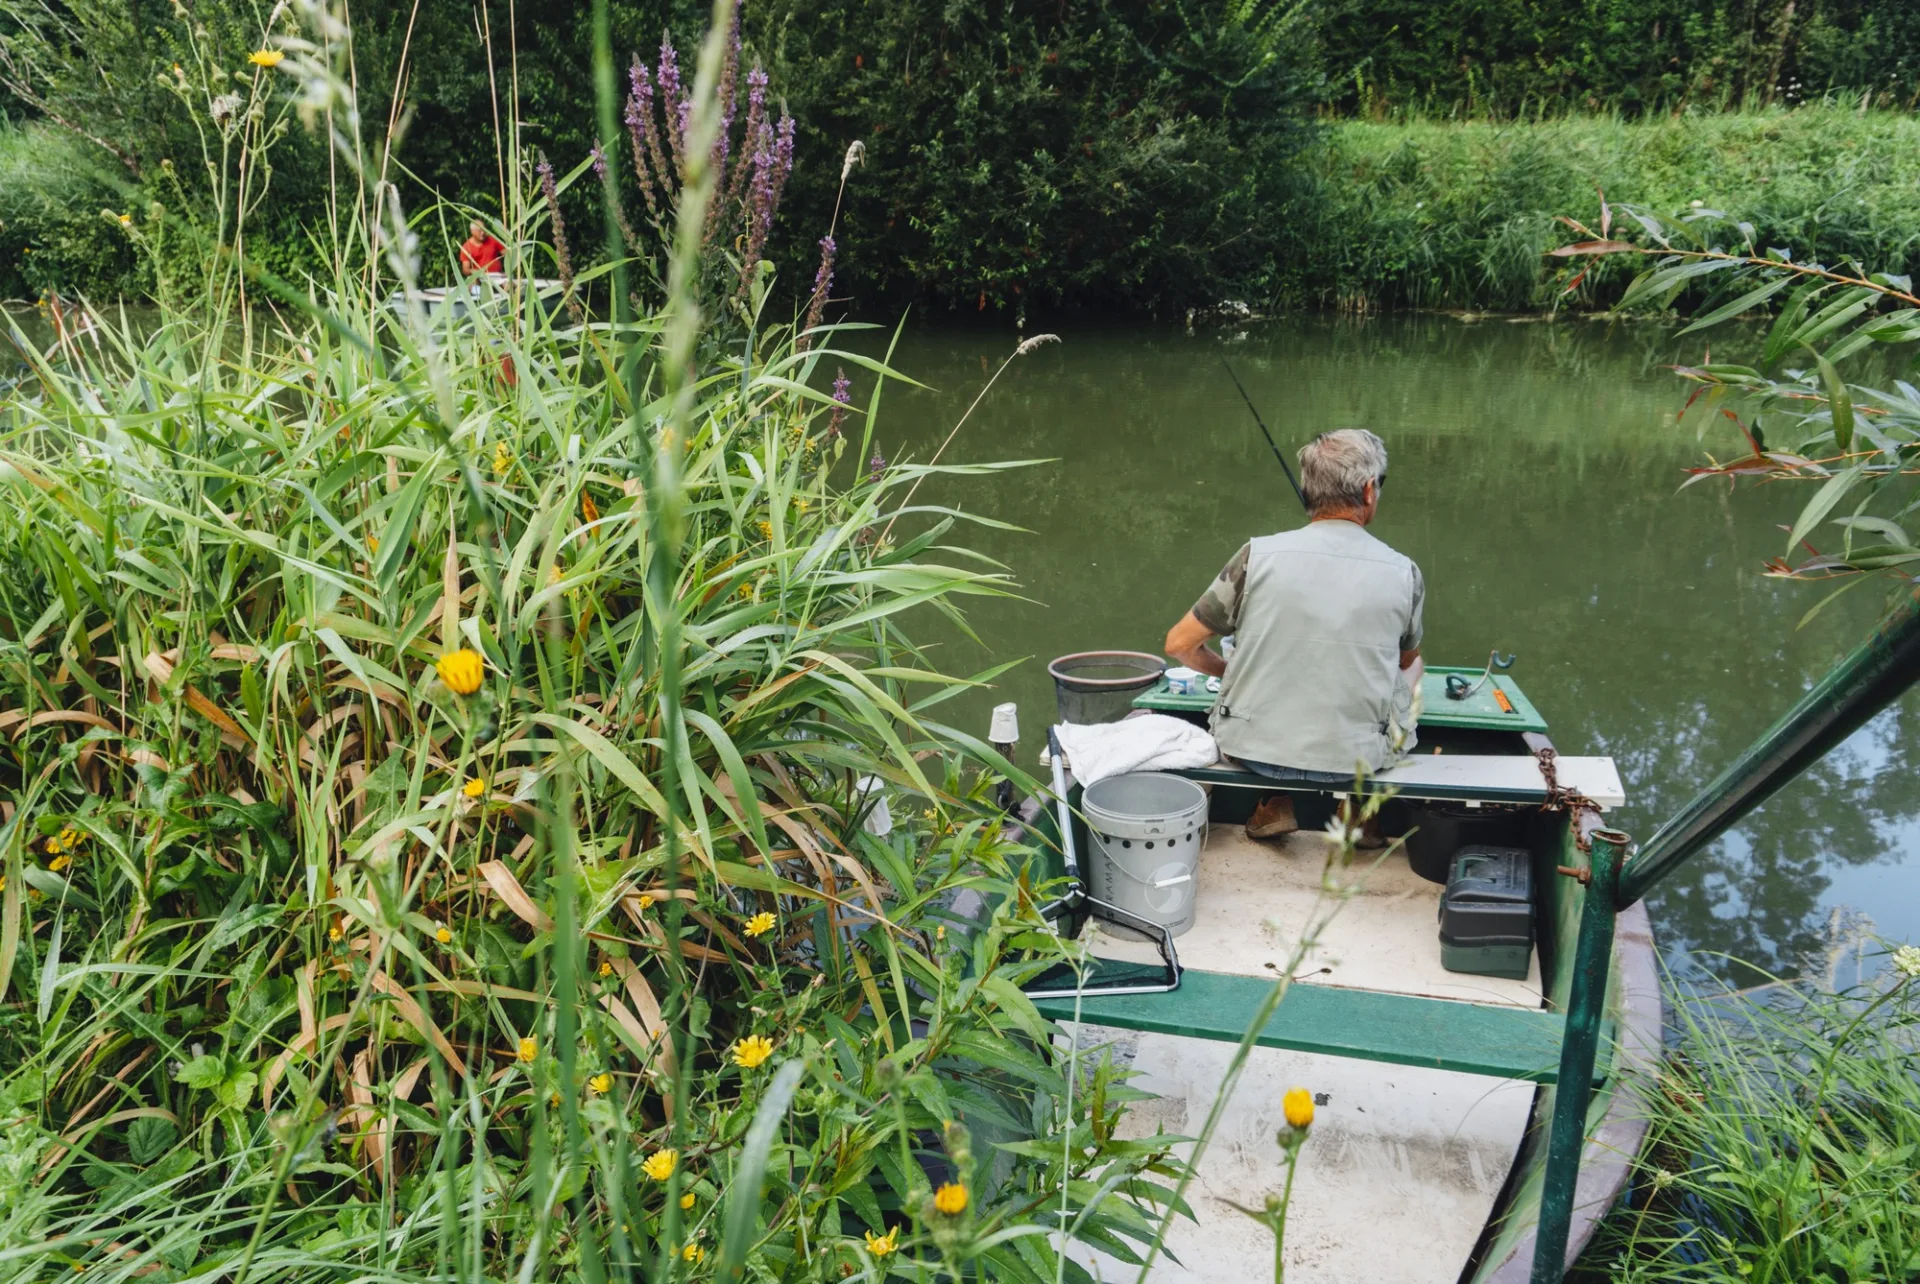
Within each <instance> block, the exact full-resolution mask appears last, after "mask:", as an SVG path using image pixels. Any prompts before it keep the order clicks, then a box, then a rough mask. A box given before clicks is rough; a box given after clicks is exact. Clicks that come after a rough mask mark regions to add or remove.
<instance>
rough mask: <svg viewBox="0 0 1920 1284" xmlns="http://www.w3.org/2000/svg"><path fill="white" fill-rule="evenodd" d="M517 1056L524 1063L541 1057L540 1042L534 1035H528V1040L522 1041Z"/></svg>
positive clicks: (516, 1052)
mask: <svg viewBox="0 0 1920 1284" xmlns="http://www.w3.org/2000/svg"><path fill="white" fill-rule="evenodd" d="M515 1055H517V1056H518V1057H519V1058H520V1059H521V1060H522V1061H532V1060H533V1059H534V1058H535V1057H537V1056H539V1055H540V1041H539V1040H538V1039H536V1038H534V1037H533V1036H532V1035H528V1036H527V1037H526V1038H524V1039H522V1040H520V1046H519V1048H518V1049H516V1051H515Z"/></svg>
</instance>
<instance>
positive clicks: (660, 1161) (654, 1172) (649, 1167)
mask: <svg viewBox="0 0 1920 1284" xmlns="http://www.w3.org/2000/svg"><path fill="white" fill-rule="evenodd" d="M679 1164H680V1152H679V1151H677V1150H673V1149H671V1148H669V1149H667V1150H656V1151H654V1152H653V1153H652V1154H651V1155H648V1156H647V1158H646V1162H644V1163H642V1164H641V1165H640V1171H641V1172H643V1173H645V1174H646V1175H647V1176H649V1177H651V1178H653V1179H654V1180H655V1181H665V1180H666V1179H667V1178H669V1177H671V1176H673V1170H674V1169H675V1168H677V1167H678V1166H679Z"/></svg>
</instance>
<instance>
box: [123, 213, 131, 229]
mask: <svg viewBox="0 0 1920 1284" xmlns="http://www.w3.org/2000/svg"><path fill="white" fill-rule="evenodd" d="M120 226H121V227H132V226H133V215H131V214H122V215H121V216H120Z"/></svg>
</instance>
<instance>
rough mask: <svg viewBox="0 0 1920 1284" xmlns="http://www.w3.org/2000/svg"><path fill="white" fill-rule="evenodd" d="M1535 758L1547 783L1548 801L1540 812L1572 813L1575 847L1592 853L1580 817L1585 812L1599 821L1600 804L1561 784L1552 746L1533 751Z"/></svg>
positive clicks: (1544, 746) (1571, 787) (1542, 804)
mask: <svg viewBox="0 0 1920 1284" xmlns="http://www.w3.org/2000/svg"><path fill="white" fill-rule="evenodd" d="M1533 756H1534V760H1535V761H1537V762H1538V763H1539V764H1540V775H1541V777H1542V778H1543V779H1544V780H1545V781H1546V782H1547V800H1546V801H1545V802H1543V803H1541V804H1540V810H1541V811H1554V810H1560V811H1566V812H1570V813H1572V821H1573V843H1574V846H1576V847H1578V848H1579V849H1580V850H1581V851H1583V852H1591V851H1592V850H1593V847H1592V843H1591V841H1590V840H1589V839H1588V838H1587V835H1586V832H1585V828H1584V827H1583V826H1582V825H1581V824H1580V815H1581V813H1582V812H1585V813H1587V814H1589V815H1591V816H1593V817H1595V818H1596V819H1597V818H1598V817H1599V815H1600V804H1599V803H1597V802H1595V801H1594V800H1593V799H1591V798H1589V797H1587V796H1586V795H1585V794H1583V793H1581V792H1580V791H1579V790H1578V789H1575V788H1574V787H1573V786H1571V785H1562V784H1561V783H1560V775H1559V773H1558V772H1557V771H1556V770H1555V769H1554V765H1553V762H1554V758H1555V757H1556V756H1557V755H1555V753H1554V751H1553V749H1552V747H1551V746H1548V745H1543V746H1541V747H1540V748H1538V749H1536V750H1534V751H1533Z"/></svg>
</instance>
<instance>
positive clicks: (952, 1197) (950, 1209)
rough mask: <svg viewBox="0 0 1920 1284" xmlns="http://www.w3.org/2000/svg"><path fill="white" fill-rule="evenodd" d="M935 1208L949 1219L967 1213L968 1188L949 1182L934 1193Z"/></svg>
mask: <svg viewBox="0 0 1920 1284" xmlns="http://www.w3.org/2000/svg"><path fill="white" fill-rule="evenodd" d="M933 1206H934V1208H936V1209H937V1210H939V1211H940V1212H943V1213H945V1214H946V1215H947V1216H949V1217H958V1216H959V1215H960V1214H962V1213H964V1212H966V1211H967V1188H966V1187H965V1186H962V1185H961V1184H960V1183H959V1182H953V1181H950V1182H948V1183H947V1184H946V1185H944V1186H942V1187H941V1188H940V1189H939V1190H936V1191H934V1192H933Z"/></svg>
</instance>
